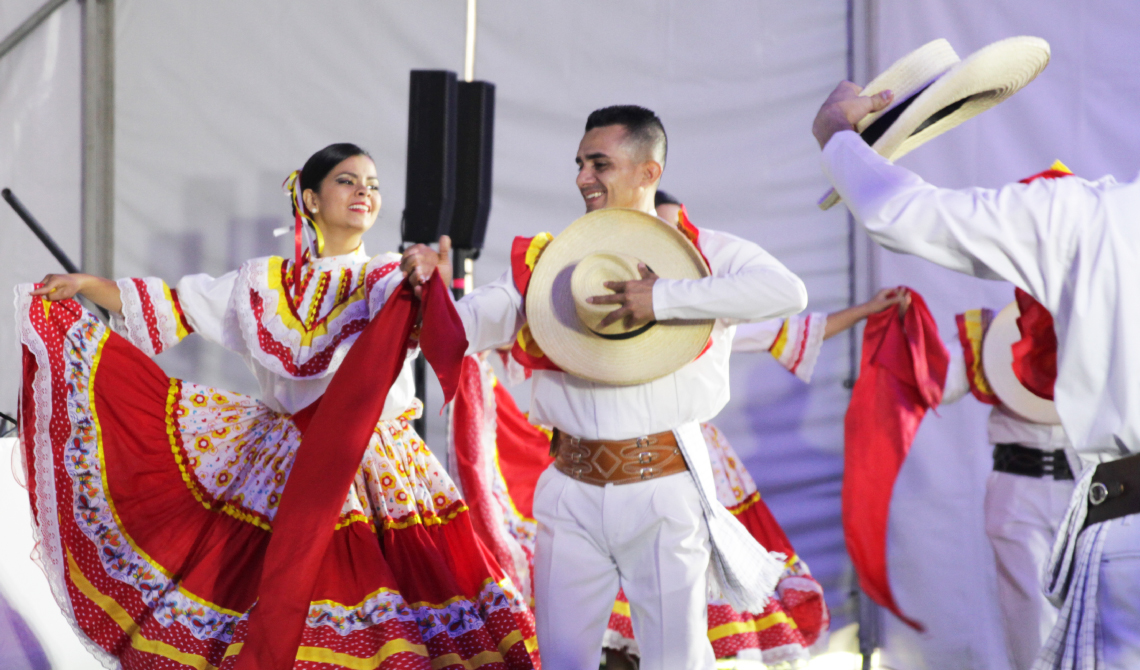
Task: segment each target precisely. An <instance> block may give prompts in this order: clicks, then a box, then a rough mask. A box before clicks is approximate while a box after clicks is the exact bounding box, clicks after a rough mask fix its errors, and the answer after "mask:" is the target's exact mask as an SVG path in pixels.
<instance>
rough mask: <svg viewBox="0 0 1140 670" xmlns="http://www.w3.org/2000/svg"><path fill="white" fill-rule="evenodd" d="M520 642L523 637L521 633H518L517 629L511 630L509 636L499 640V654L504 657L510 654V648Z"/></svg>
mask: <svg viewBox="0 0 1140 670" xmlns="http://www.w3.org/2000/svg"><path fill="white" fill-rule="evenodd" d="M522 641H523V636H522V633H520V632H519V629H517V628H516V629H514V630H512V631H511V632H510V634H509V635H507V636H506V637H504V638H503V639H501V640H499V653H500V654H502V655H503V656H506V655H507V653H508V652H510V650H511V647H513V646H515V645H516V644H518V643H519V642H522Z"/></svg>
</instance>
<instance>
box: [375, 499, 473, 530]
mask: <svg viewBox="0 0 1140 670" xmlns="http://www.w3.org/2000/svg"><path fill="white" fill-rule="evenodd" d="M466 511H467V505H459V506H457V507H456V508H455V509H453V510H451V512H449V513H448V514H447V516H442V517H441V516H429V517H428V518H426V519H425V518H423V517H421V516H420V515H419V513H418V512H412V513H411V514H410V515H409V516H407V517H404V518H405V519H406V521H396V520H394V519H392V518H386V519H384V530H400V529H401V528H409V527H411V526H414V525H416V524H423V525H425V526H439V525H442V524H445V523H447V522H449V521H451V520H452V519H454V518H455V517H457V516H459V515H460V514H462V513H464V512H466Z"/></svg>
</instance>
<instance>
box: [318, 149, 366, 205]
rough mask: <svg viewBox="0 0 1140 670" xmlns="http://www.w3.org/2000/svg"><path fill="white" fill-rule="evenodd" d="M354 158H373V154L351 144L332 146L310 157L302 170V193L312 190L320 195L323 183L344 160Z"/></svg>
mask: <svg viewBox="0 0 1140 670" xmlns="http://www.w3.org/2000/svg"><path fill="white" fill-rule="evenodd" d="M353 156H367V157H368V158H372V154H370V153H368V152H367V151H365V150H364V149H361V148H360V147H358V146H356V145H355V144H351V143H349V142H339V143H337V144H330V145H328V146H327V147H325V148H324V149H321V150H320V151H318V152H317V153H315V154H313V155H312V156H309V160H307V161H305V167H303V168H301V192H302V193H304V192H305V190H306V189H312V190H313V191H316V192H317V193H320V190H321V182H322V181H324V179H325V177H327V176H328V174H329V173H330V172H332V169H333V168H334V167H336V166H337V165H340V162H341V161H343V160H344V159H346V158H352V157H353Z"/></svg>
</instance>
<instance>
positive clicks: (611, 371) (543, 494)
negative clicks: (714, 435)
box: [459, 106, 807, 669]
mask: <svg viewBox="0 0 1140 670" xmlns="http://www.w3.org/2000/svg"><path fill="white" fill-rule="evenodd" d="M577 161H578V164H579V175H578V180H577V182H578V187H579V190H580V191H581V193H582V195H583V198H584V200H585V202H586V208H587V211H588V213H587V215H586V216H584V217H582V218H581V219H579V220H578V221H576V222H575V223H574V224H572V225H571V226H570V227H569V228H567V229H566V231H564V232H563V233H562V234H560V235H559V236H558V237H556V238H553V239H551V238H550V236H549V235H546V236H539V237H536V238H534V239H533V240H519V241H516V245H515V250H514V251H515V253H514V254H512V256H513V261H514V262H513V267H514V269H513V271H512V272H511V273H509V274H508V275H507V276H504V277H503V278H501V279H500V280H499V281H496V282H493V283H491V284H489V285H486V286H483V287H481V288H479V289H477V290H476V291H474V292H473V293H472V294H471V295H469V296H467V297H465V298H464V299H463V300H461V301H460V302H459V312H460V316H461V318H462V319H463V321H464V324H465V327H466V330H467V335H468V339H469V342H470V343H471V348H470V351H472V352H474V351H479V350H483V349H490V348H495V347H500V346H503V345H507V344H512V343H513V345H514V356H515V358H516V360H519V361H520V362H523V363H524V364H526V365H528V366H529V367H531V368H532V369H533V371H534V374H533V377H532V384H533V385H532V390H531V394H532V396H531V419H532V420H533V421H535V422H538V423H541V424H544V425H549V426H553V427H554V428H555V429H556V431H555V437H554V440H553V444H554V448H555V449H556V450H557V458H556V462H555V464H554V466H553V467H551V468H550V469H548V470H547V471H546V472H545V473H544V474H543V476H542V478H541V480H540V481H539V483H538V486H537V488H536V491H535V498H534V513H535V517H536V518H537V519H538V522H539V535H538V542H537V550H536V556H535V603H536V607H537V608H538V611H539V612H540V613H539V614H538V615H537V617H536V619H537V621H538V627H539V648H540V650H541V654H542V658H543V662H544V663H545V664H546V666H547V667H549V668H575V669H577V668H583V667H590V666H591V665H596V664H597V662H598V656H599V653H600V651H601V644H602V636H603V634H604V632H605V630H606V624H607V621H608V619H609V614H610V610H611V607H612V605H613V597H614V594H615V593H616V592H617V590H618V587H619V586H621V587H624V589H625V592H626V595H627V596H628V597H629V601H630V608H631V612H632V615H633V616H632V618H633V621H634V628H635V630H636V634H637V637H638V639H639V640H640V641H641V642H642V648H643V657H642V667H644V668H665V667H686V668H712V667H713V666H714V657H713V652H712V648H711V646H710V644H709V641H708V637H707V635H706V633H707V628H706V625H705V616H706V615H705V609H706V604H707V590H708V589H707V587H708V584H707V575H708V574H709V572H710V571H709V567H710V560H711V562H712V564H713V566H712V567H713V568H714V569H713V570H712V573H713V575H714V579H715V582H716V584H715V586H716V587H718V588H719V589H720V590H722V591H723V592H724V594H725V595H726V596H727V597H728V598H729V599H730V600H731V601H733V602H734V604H737V605H738V606H741V607H742V608H743V609H750V610H756V611H759V610H762V609H763V607H764V606H765V605H766V603H767V599H768V596H769V595H770V592H771V589H772V588H773V586H774V585H775V581H776V579H777V578H778V577H779V575H780V573H781V572H782V570H783V563H782V560H779V559H777V558H775V557H773V556H771V555H770V554H769V553H768V552H767V550H765V549H764V548H763V547H761V546H760V545H759V544H757V543H756V542H755V540H754V539H753V538H752V537H751V535H750V534H749V533H748V531H747V530H746V529H744V527H743V526H741V525H740V524H739V522H737V521H736V519H735V518H733V517H732V515H731V514H730V513H729V512H728V511H727V510H725V508H724V506H723V505H721V504H720V503H719V502H717V500H716V496H715V487H714V485H713V482H712V473H711V467H710V465H709V461H708V451H707V449H706V448H705V446H704V439H703V437H702V435H701V431H700V426H699V424H700V422H701V421H705V420H708V419H711V418H712V417H714V416H715V415H716V414H717V413H718V412H719V411H720V410H721V408H723V407H724V405H725V403H726V402H727V401H728V397H729V385H728V357H729V351H730V347H731V341H732V334H733V332H734V329H735V325H734V324H735V323H736V322H738V321H753V320H762V319H770V318H777V317H782V316H786V315H789V314H792V313H795V312H798V311H800V310H802V309H803V308H804V305H805V303H806V301H807V294H806V291H805V289H804V286H803V283H802V282H801V281H800V280H799V278H798V277H796V276H795V275H794V274H792V273H791V272H789V271H788V270H787V268H785V267H784V266H783V265H781V264H780V263H779V262H778V261H776V259H774V258H773V257H772V256H771V255H770V254H768V253H767V252H765V251H764V250H763V249H761V248H760V247H759V246H757V245H755V244H753V243H751V242H747V241H745V240H742V239H740V238H737V237H734V236H732V235H728V234H726V233H720V232H716V231H711V230H706V229H696V228H692V229H683V230H680V229H678V228H677V227H674V226H670V225H668V224H666V223H664V222H663V221H661V220H660V219H657V218H656V217H655V216H653V214H654V207H653V195H654V192H655V191H656V188H657V183H658V180H659V179H660V176H661V170H662V169H663V166H664V163H665V133H664V129H663V127H662V126H661V123H660V120H659V119H657V117H656V115H655V114H653V113H652V112H650V111H649V110H646V109H643V108H639V107H633V106H623V107H612V108H606V109H602V110H598V111H596V112H594V113H593V114H592V115H591V116H590V119H589V121H588V122H587V130H586V134H585V136H584V137H583V139H582V142H581V145H580V147H579V152H578V157H577ZM583 259H585V260H586V262H585V263H582V262H581V261H583ZM591 286H592V287H593V288H590V287H591ZM591 292H594V293H595V295H589V293H591ZM599 296H601V297H602V298H603V299H602V300H596V299H595V300H591V298H597V297H599ZM598 307H600V308H602V309H601V310H598V309H596V308H598ZM614 312H616V314H614ZM611 314H612V315H613V317H614V318H610V315H611Z"/></svg>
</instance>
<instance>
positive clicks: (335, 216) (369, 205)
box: [303, 155, 380, 235]
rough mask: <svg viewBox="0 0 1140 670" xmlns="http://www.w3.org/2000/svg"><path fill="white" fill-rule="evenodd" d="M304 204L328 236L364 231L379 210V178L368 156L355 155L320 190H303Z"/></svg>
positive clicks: (345, 160) (343, 163)
mask: <svg viewBox="0 0 1140 670" xmlns="http://www.w3.org/2000/svg"><path fill="white" fill-rule="evenodd" d="M303 197H304V199H305V206H306V207H307V208H308V209H309V212H310V213H311V214H312V215H313V220H314V221H315V222H316V224H317V225H318V226H320V228H321V232H322V233H324V234H325V235H330V234H337V233H363V232H364V231H366V230H368V229H369V228H371V227H372V224H373V223H376V215H378V214H379V213H380V180H379V179H378V178H377V177H376V164H375V163H373V162H372V159H371V158H369V157H368V156H362V155H361V156H352V157H350V158H346V159H344V160H343V161H341V162H340V163H338V164H337V166H336V167H334V168H333V169H332V170H331V171H330V172H329V173H328V175H326V176H325V178H324V180H322V181H321V186H320V191H319V192H314V191H313V190H312V189H309V190H307V191H305V192H304V194H303Z"/></svg>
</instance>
